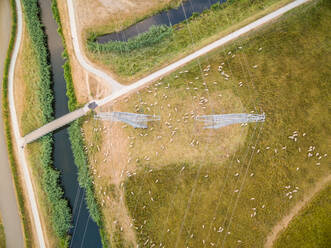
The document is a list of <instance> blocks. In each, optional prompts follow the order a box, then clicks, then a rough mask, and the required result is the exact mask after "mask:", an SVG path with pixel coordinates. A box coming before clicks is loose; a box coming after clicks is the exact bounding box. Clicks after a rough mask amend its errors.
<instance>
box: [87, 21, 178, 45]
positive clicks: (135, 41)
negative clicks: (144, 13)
mask: <svg viewBox="0 0 331 248" xmlns="http://www.w3.org/2000/svg"><path fill="white" fill-rule="evenodd" d="M172 32H173V28H172V27H168V26H166V25H159V26H152V27H150V28H149V30H148V31H147V32H145V33H141V34H139V35H138V36H136V37H134V38H132V39H129V40H128V41H109V42H107V43H105V44H100V43H98V42H97V41H95V35H94V34H91V35H90V37H89V39H88V40H87V47H88V49H89V50H90V51H92V52H130V51H132V50H135V49H139V48H143V47H148V46H150V45H153V44H156V43H159V42H160V41H161V40H163V39H165V38H167V37H170V36H171V34H172Z"/></svg>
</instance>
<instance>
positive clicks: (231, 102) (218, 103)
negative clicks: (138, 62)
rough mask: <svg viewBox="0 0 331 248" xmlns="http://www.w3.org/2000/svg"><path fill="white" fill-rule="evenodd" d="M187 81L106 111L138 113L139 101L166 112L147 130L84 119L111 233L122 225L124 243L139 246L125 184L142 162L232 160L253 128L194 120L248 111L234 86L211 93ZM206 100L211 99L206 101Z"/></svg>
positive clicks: (152, 110)
mask: <svg viewBox="0 0 331 248" xmlns="http://www.w3.org/2000/svg"><path fill="white" fill-rule="evenodd" d="M185 83H188V82H182V85H184V88H181V89H180V90H173V89H171V90H170V89H169V87H168V86H167V85H165V84H164V85H162V86H155V85H154V86H150V87H148V88H147V89H144V90H141V91H140V92H139V94H134V95H132V96H130V97H129V98H125V99H122V100H121V101H119V102H118V103H117V104H116V105H115V106H114V107H103V108H102V110H100V111H128V112H135V111H136V110H138V109H136V107H135V105H138V106H140V109H139V110H138V112H139V111H142V112H144V113H145V114H156V115H160V116H161V121H160V122H155V123H150V124H149V128H148V129H146V130H142V129H133V128H132V127H130V126H127V125H125V124H123V123H113V124H110V123H109V122H107V121H96V120H93V119H92V118H90V119H88V120H87V121H86V122H85V123H84V134H85V135H84V136H85V139H86V143H87V144H88V151H89V152H88V154H89V160H90V164H91V171H92V174H93V175H94V182H95V186H96V195H97V199H98V200H99V202H100V203H101V206H102V212H103V214H104V217H105V218H104V220H105V223H106V229H107V231H108V233H109V236H112V235H114V233H116V231H117V229H118V228H119V229H120V230H121V228H122V234H121V235H122V238H123V239H124V240H125V241H124V242H127V243H131V244H136V237H135V236H136V235H135V233H134V229H133V228H132V227H131V223H133V222H132V218H131V217H130V215H129V214H128V210H127V206H126V205H125V202H124V190H123V182H124V181H125V180H126V179H127V178H128V177H130V176H131V175H134V174H135V173H138V172H139V171H140V169H141V168H140V167H139V165H140V164H141V162H143V163H144V166H146V165H148V166H150V167H152V168H160V167H162V166H166V165H169V164H175V163H181V162H187V163H198V162H202V161H203V162H204V163H216V162H220V161H224V160H226V159H227V158H228V157H229V156H230V155H231V154H232V153H233V152H234V151H235V150H236V149H237V147H238V146H239V145H240V144H241V143H242V140H244V139H245V137H246V134H247V129H246V128H242V127H240V126H239V125H236V126H231V127H226V128H224V129H222V130H217V131H214V130H204V129H203V126H202V124H201V123H197V122H196V121H195V120H194V117H195V116H196V115H197V114H208V113H210V112H213V111H219V110H220V109H221V110H222V112H241V111H243V110H244V108H243V106H242V104H241V102H240V100H239V98H238V97H236V96H235V95H234V94H233V93H232V92H231V91H230V90H225V91H218V92H217V94H216V92H214V93H211V94H210V95H209V93H208V92H206V91H205V90H204V89H203V88H202V89H201V88H200V89H197V90H194V89H193V87H192V88H191V89H190V90H186V87H185ZM205 98H206V99H207V98H208V100H209V101H208V102H206V103H203V104H200V100H201V99H205ZM192 110H193V111H194V112H193V113H194V114H193V115H191V111H192ZM186 113H189V115H187V114H186ZM186 117H188V118H186ZM192 130H194V131H192ZM174 131H176V132H174ZM193 140H194V142H192V141H193ZM146 144H148V145H146ZM207 148H208V149H207ZM140 161H141V162H140Z"/></svg>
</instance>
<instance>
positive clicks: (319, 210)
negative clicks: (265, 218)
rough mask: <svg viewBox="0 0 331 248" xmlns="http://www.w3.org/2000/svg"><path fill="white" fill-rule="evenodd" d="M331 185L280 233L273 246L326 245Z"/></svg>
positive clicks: (316, 246)
mask: <svg viewBox="0 0 331 248" xmlns="http://www.w3.org/2000/svg"><path fill="white" fill-rule="evenodd" d="M330 190H331V186H330V185H329V186H328V187H327V188H326V189H325V190H323V191H322V192H320V193H319V194H318V195H317V196H316V197H315V199H313V200H312V202H311V203H309V204H308V206H307V207H306V208H305V209H303V211H301V213H300V215H299V216H297V217H296V218H295V219H294V220H293V221H292V222H291V223H290V225H289V227H288V228H287V229H286V231H285V232H284V233H282V234H281V235H280V237H279V239H278V240H277V242H276V243H275V247H291V248H292V247H293V248H294V247H315V248H318V247H321V248H322V247H328V245H329V244H330V243H331V238H330V230H331V224H330V221H329V213H330V209H331V195H330Z"/></svg>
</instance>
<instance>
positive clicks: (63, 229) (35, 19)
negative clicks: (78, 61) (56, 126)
mask: <svg viewBox="0 0 331 248" xmlns="http://www.w3.org/2000/svg"><path fill="white" fill-rule="evenodd" d="M22 4H23V7H24V14H25V15H24V17H25V22H26V26H27V30H28V33H29V36H30V38H31V44H32V47H33V49H34V51H35V54H36V56H37V63H38V70H39V71H38V74H39V78H40V80H39V90H38V91H37V92H36V94H38V98H39V102H40V106H41V109H42V117H41V118H42V120H41V121H42V123H48V122H50V121H52V120H53V106H52V104H53V92H52V89H51V87H52V83H51V68H50V65H49V54H48V50H47V42H46V37H45V34H44V31H43V25H42V23H41V21H40V18H39V15H40V9H39V6H38V1H37V0H22ZM40 142H41V150H40V161H41V166H42V169H43V171H42V186H43V189H44V191H45V193H46V196H47V199H48V203H49V204H50V206H51V214H52V216H51V223H52V226H53V229H54V232H55V233H56V235H57V236H58V237H59V239H60V240H61V241H63V240H67V235H68V231H69V229H70V228H71V219H72V216H71V210H70V208H69V205H68V202H67V201H66V200H65V199H64V198H63V197H64V196H63V190H62V188H61V186H60V183H59V181H60V173H59V172H58V171H57V170H56V169H54V167H53V165H52V163H53V161H52V151H53V139H52V135H51V134H49V135H47V136H45V137H43V138H42V139H41V140H40ZM63 243H65V242H63Z"/></svg>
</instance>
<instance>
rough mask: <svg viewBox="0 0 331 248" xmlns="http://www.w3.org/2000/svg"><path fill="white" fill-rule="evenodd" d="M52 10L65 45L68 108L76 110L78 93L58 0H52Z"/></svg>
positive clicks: (64, 67)
mask: <svg viewBox="0 0 331 248" xmlns="http://www.w3.org/2000/svg"><path fill="white" fill-rule="evenodd" d="M52 12H53V17H54V19H55V21H56V23H57V25H58V30H57V31H58V33H59V35H60V37H61V39H62V44H63V47H64V52H63V54H62V56H63V58H64V59H65V62H64V65H63V71H64V79H65V80H66V84H67V85H66V86H67V92H66V94H67V97H68V100H69V102H68V108H69V110H70V111H74V110H75V109H76V108H77V107H78V103H77V99H76V95H75V87H74V83H73V81H72V75H71V67H70V60H69V55H68V52H67V47H66V43H65V39H64V35H63V29H62V24H61V17H60V12H59V9H58V7H57V2H56V0H52Z"/></svg>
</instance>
